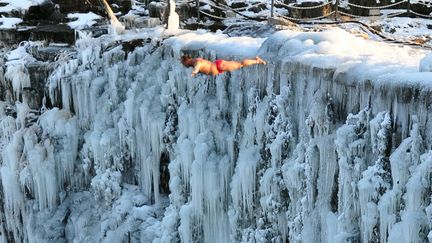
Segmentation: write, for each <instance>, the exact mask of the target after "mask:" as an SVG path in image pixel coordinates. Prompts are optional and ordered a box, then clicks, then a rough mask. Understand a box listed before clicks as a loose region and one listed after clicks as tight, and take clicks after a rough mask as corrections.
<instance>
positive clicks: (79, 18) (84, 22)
mask: <svg viewBox="0 0 432 243" xmlns="http://www.w3.org/2000/svg"><path fill="white" fill-rule="evenodd" d="M67 17H68V18H69V19H75V18H76V20H73V21H71V22H68V23H67V25H68V26H69V27H71V28H72V29H77V30H82V29H84V28H88V27H91V26H93V25H94V24H96V20H98V19H102V17H101V16H99V15H97V14H95V13H93V12H88V13H70V14H68V15H67Z"/></svg>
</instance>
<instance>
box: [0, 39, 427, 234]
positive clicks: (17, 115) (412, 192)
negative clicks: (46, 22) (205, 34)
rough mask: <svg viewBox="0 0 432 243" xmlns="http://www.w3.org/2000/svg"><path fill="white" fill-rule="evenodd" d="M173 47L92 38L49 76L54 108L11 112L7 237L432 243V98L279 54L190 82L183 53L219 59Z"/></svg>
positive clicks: (3, 125)
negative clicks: (130, 46) (128, 46)
mask: <svg viewBox="0 0 432 243" xmlns="http://www.w3.org/2000/svg"><path fill="white" fill-rule="evenodd" d="M170 43H172V42H166V43H165V44H163V45H159V42H156V41H150V42H149V43H147V44H144V45H143V46H141V47H137V48H136V49H135V50H134V51H133V52H132V53H126V52H125V51H123V49H122V45H121V43H120V44H119V42H114V43H113V42H111V41H110V40H105V39H103V38H100V39H85V38H84V39H81V40H80V41H78V43H77V49H78V50H79V51H78V53H77V54H76V56H74V55H70V56H65V57H64V58H63V59H61V60H60V61H58V62H57V63H56V64H55V65H56V68H55V70H54V72H53V73H52V74H51V76H50V77H49V79H48V80H47V87H48V91H49V92H48V93H47V94H48V97H47V99H49V100H50V101H51V103H52V106H53V108H50V107H44V109H42V110H41V111H40V112H41V113H42V114H41V115H40V116H39V115H38V114H35V111H32V110H31V109H29V108H28V106H27V105H26V103H25V102H24V101H23V102H18V101H16V102H12V103H8V102H2V103H1V107H2V109H1V112H0V134H1V136H2V140H1V144H0V149H1V152H2V154H1V155H2V156H1V168H0V176H1V185H2V190H1V194H0V199H1V213H0V217H2V220H1V223H0V229H1V231H0V232H1V235H2V238H3V240H5V241H12V240H13V241H17V242H21V241H29V242H48V241H53V240H54V241H56V242H66V241H67V242H152V241H153V242H177V241H181V242H287V241H289V242H426V241H428V240H429V241H431V240H432V239H431V238H432V233H431V232H432V231H431V230H432V223H431V222H432V204H431V196H432V195H431V185H432V182H431V180H432V177H431V173H432V152H431V147H430V144H432V143H431V142H432V141H431V140H432V136H431V133H430V132H429V131H430V130H431V123H430V121H431V117H430V115H431V114H432V113H431V112H430V101H429V97H430V95H431V90H430V89H429V88H427V87H422V86H420V85H416V84H405V83H392V82H374V81H373V80H355V79H353V78H352V75H350V74H349V73H343V72H342V73H335V70H334V69H331V68H327V69H326V68H318V67H313V66H311V65H305V64H302V63H299V62H296V61H295V60H290V59H284V58H281V57H278V56H277V53H276V52H277V51H276V50H278V49H279V48H278V46H275V45H274V43H264V44H263V47H262V49H261V50H260V51H261V53H262V57H263V58H265V59H267V60H272V61H271V62H270V63H269V64H268V65H266V66H262V65H260V66H252V67H248V68H244V69H241V70H239V71H235V72H232V73H227V74H223V75H219V76H217V77H206V76H199V77H197V78H192V77H190V71H191V70H190V69H186V68H184V67H183V66H181V64H180V63H179V62H178V58H179V57H180V55H181V54H182V53H195V54H199V55H201V56H205V57H216V53H215V52H212V51H209V50H205V49H202V50H189V49H187V47H181V48H179V46H175V45H171V44H170ZM20 67H22V66H20ZM20 70H21V69H20ZM7 72H8V70H6V73H7ZM20 73H23V75H25V72H24V71H22V72H20ZM18 81H19V80H18ZM18 81H17V80H15V79H11V78H8V77H7V75H6V78H5V80H4V82H12V84H15V83H20V82H21V83H22V81H19V82H18ZM13 87H14V89H13V91H14V92H17V94H19V92H20V87H22V85H21V86H13ZM17 97H19V95H17ZM57 107H58V108H57ZM11 110H12V111H13V112H11ZM36 113H37V112H36ZM35 116H36V118H34V117H35ZM32 118H33V119H32Z"/></svg>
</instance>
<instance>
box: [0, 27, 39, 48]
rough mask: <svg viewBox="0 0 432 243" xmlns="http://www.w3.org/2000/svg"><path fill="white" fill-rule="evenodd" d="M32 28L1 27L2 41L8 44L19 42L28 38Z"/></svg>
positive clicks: (0, 37)
mask: <svg viewBox="0 0 432 243" xmlns="http://www.w3.org/2000/svg"><path fill="white" fill-rule="evenodd" d="M30 32H31V29H28V28H27V29H18V30H17V29H0V42H3V43H5V44H7V45H13V44H19V43H20V42H22V41H25V40H28V39H29V37H30Z"/></svg>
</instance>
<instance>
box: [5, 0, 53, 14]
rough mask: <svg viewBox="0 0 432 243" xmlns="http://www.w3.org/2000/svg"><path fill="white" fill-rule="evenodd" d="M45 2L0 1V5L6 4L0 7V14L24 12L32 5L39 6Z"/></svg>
mask: <svg viewBox="0 0 432 243" xmlns="http://www.w3.org/2000/svg"><path fill="white" fill-rule="evenodd" d="M45 1H46V0H19V1H17V0H0V3H3V4H6V5H5V6H2V7H0V12H11V11H13V10H18V11H22V12H23V11H26V10H27V9H29V8H30V7H31V6H33V5H39V4H41V3H43V2H45Z"/></svg>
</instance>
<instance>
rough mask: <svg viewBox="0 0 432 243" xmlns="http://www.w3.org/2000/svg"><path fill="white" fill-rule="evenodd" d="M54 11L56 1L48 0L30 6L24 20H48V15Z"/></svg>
mask: <svg viewBox="0 0 432 243" xmlns="http://www.w3.org/2000/svg"><path fill="white" fill-rule="evenodd" d="M53 13H54V3H53V2H51V1H49V0H47V1H45V2H44V3H42V4H40V5H35V6H30V8H29V9H28V11H27V13H26V14H25V16H24V21H28V20H35V19H37V20H46V19H47V17H49V16H51V15H52V14H53Z"/></svg>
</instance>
